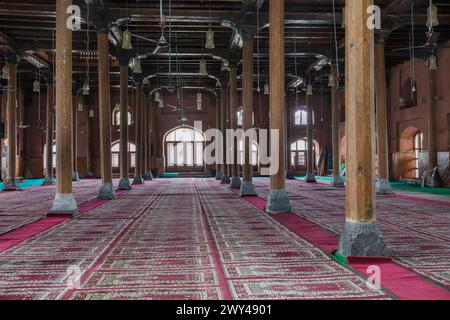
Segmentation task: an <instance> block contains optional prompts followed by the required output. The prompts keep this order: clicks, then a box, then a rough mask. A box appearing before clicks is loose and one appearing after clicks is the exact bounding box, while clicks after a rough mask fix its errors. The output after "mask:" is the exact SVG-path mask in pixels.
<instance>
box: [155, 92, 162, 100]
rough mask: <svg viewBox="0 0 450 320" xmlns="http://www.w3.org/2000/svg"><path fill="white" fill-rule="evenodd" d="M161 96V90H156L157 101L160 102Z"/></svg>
mask: <svg viewBox="0 0 450 320" xmlns="http://www.w3.org/2000/svg"><path fill="white" fill-rule="evenodd" d="M160 98H161V96H160V94H159V91H156V92H155V102H159V100H160Z"/></svg>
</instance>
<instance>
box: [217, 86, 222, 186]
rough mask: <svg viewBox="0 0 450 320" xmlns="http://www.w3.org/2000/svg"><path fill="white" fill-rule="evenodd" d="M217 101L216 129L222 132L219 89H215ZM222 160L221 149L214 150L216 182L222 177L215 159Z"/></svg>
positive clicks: (220, 166) (220, 165) (220, 167)
mask: <svg viewBox="0 0 450 320" xmlns="http://www.w3.org/2000/svg"><path fill="white" fill-rule="evenodd" d="M217 92H218V93H217V99H216V129H217V130H219V131H221V132H222V92H221V90H220V87H217ZM219 97H220V98H219ZM220 158H223V148H221V149H219V146H217V149H216V180H217V181H222V176H223V164H221V163H219V162H220V161H218V160H217V159H220Z"/></svg>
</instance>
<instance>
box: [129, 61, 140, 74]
mask: <svg viewBox="0 0 450 320" xmlns="http://www.w3.org/2000/svg"><path fill="white" fill-rule="evenodd" d="M131 65H132V69H133V73H136V74H141V73H142V66H141V60H140V59H139V58H138V57H135V58H133V60H132V63H131Z"/></svg>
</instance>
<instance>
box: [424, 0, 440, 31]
mask: <svg viewBox="0 0 450 320" xmlns="http://www.w3.org/2000/svg"><path fill="white" fill-rule="evenodd" d="M438 25H439V19H438V7H437V6H434V5H432V2H430V6H429V7H428V19H427V27H428V28H430V29H431V28H434V27H437V26H438Z"/></svg>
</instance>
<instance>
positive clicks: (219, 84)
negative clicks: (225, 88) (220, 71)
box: [216, 79, 222, 88]
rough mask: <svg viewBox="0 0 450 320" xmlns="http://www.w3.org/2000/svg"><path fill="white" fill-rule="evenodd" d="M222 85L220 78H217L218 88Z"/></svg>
mask: <svg viewBox="0 0 450 320" xmlns="http://www.w3.org/2000/svg"><path fill="white" fill-rule="evenodd" d="M221 86H222V84H221V83H220V80H219V79H217V81H216V88H220V87H221Z"/></svg>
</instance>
